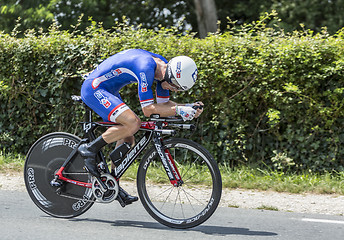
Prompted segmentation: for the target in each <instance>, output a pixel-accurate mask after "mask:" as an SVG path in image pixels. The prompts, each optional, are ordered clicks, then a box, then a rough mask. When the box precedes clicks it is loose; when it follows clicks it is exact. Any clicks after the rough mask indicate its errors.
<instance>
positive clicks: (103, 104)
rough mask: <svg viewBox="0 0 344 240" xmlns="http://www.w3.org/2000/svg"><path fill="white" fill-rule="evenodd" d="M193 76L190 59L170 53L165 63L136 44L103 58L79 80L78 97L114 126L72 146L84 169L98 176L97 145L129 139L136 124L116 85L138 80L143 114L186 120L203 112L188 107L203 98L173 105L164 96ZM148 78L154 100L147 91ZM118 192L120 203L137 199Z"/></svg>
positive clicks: (186, 85) (184, 86)
mask: <svg viewBox="0 0 344 240" xmlns="http://www.w3.org/2000/svg"><path fill="white" fill-rule="evenodd" d="M196 79H197V67H196V64H195V62H194V61H193V60H192V59H191V58H189V57H186V56H178V57H174V58H172V59H171V60H170V61H169V62H167V60H166V59H165V58H164V57H162V56H161V55H158V54H155V53H151V52H148V51H145V50H142V49H129V50H125V51H122V52H119V53H117V54H115V55H113V56H111V57H109V58H108V59H106V60H105V61H103V62H102V63H101V64H100V65H99V66H98V67H97V68H96V69H95V70H94V71H93V72H91V73H90V74H89V75H88V76H87V78H86V79H85V81H84V83H83V85H82V88H81V97H82V100H83V101H84V102H85V103H86V105H88V106H89V107H90V108H91V109H93V110H94V111H95V112H96V113H97V114H98V115H99V116H101V117H102V118H103V119H104V120H105V121H111V122H116V123H118V125H115V126H113V127H110V128H108V129H107V130H106V131H105V132H104V133H103V134H102V135H101V136H99V137H98V138H97V139H95V140H94V141H92V142H90V143H86V144H82V145H81V146H80V147H79V148H78V151H79V153H80V154H81V156H82V157H83V158H84V159H85V167H86V169H87V170H88V172H89V173H91V174H92V175H94V176H96V177H99V176H100V174H99V172H98V170H97V164H96V155H97V153H98V152H99V150H100V149H101V148H102V147H104V146H105V145H107V144H109V143H113V142H116V146H119V145H120V144H122V143H124V142H128V143H130V144H133V143H134V137H133V135H134V134H135V133H136V132H137V131H138V130H139V128H140V126H141V121H140V119H139V118H138V116H137V115H136V114H135V113H134V112H133V111H132V110H131V109H130V108H129V107H128V106H127V105H126V104H125V103H124V102H123V101H122V99H121V96H120V94H119V90H120V89H121V88H122V87H124V86H125V85H127V84H131V83H137V84H138V95H139V100H140V103H141V107H142V111H143V113H144V115H145V116H146V117H149V116H150V115H151V114H160V116H162V117H169V116H174V115H180V116H181V117H182V118H183V119H184V120H191V119H193V118H194V117H198V116H199V115H200V114H201V113H202V111H203V109H201V108H198V109H197V110H195V109H194V108H192V107H193V106H194V105H197V106H203V103H202V102H196V103H192V104H177V103H175V102H173V101H171V100H170V99H169V91H174V92H176V91H186V90H188V89H190V88H191V87H192V86H193V85H194V83H195V81H196ZM154 82H156V91H155V92H156V103H155V102H154V95H153V90H152V86H153V83H154ZM112 167H114V165H112ZM119 195H120V196H121V198H122V199H123V201H124V203H125V204H131V203H132V202H134V201H137V200H138V198H137V197H134V196H131V195H129V194H128V193H127V192H126V191H124V190H123V189H122V188H120V190H119Z"/></svg>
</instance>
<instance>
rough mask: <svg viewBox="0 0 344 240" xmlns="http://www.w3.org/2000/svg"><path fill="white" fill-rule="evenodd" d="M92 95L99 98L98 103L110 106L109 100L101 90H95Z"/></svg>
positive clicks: (106, 106)
mask: <svg viewBox="0 0 344 240" xmlns="http://www.w3.org/2000/svg"><path fill="white" fill-rule="evenodd" d="M94 96H95V97H96V98H97V99H98V100H99V102H100V104H101V105H103V106H104V107H105V108H109V107H110V106H111V102H110V101H109V100H108V99H107V97H105V96H104V95H103V94H102V93H101V91H99V90H98V91H96V92H95V93H94Z"/></svg>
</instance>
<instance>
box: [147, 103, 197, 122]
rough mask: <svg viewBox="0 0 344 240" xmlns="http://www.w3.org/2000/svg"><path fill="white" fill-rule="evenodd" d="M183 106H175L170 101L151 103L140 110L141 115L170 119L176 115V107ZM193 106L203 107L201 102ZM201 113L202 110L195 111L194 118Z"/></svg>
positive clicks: (175, 104)
mask: <svg viewBox="0 0 344 240" xmlns="http://www.w3.org/2000/svg"><path fill="white" fill-rule="evenodd" d="M177 105H178V106H183V105H185V104H179V103H178V104H177V103H175V102H173V101H171V100H169V101H168V102H165V103H153V104H150V105H148V106H146V107H143V108H142V111H143V114H144V115H145V116H146V117H150V115H152V114H160V116H161V117H171V116H175V115H176V106H177ZM193 105H198V106H203V105H204V104H203V103H202V102H197V103H194V104H193ZM202 112H203V108H199V109H197V110H196V114H195V118H197V117H198V116H199V115H201V113H202Z"/></svg>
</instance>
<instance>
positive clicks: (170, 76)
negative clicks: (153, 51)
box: [164, 63, 183, 91]
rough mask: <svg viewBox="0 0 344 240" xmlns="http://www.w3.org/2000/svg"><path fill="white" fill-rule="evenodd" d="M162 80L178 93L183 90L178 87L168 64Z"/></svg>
mask: <svg viewBox="0 0 344 240" xmlns="http://www.w3.org/2000/svg"><path fill="white" fill-rule="evenodd" d="M164 80H165V81H166V82H168V83H169V84H170V85H171V86H172V87H174V88H176V89H177V90H178V91H182V90H183V88H182V86H180V84H179V83H178V81H177V80H176V78H175V77H174V75H173V73H172V69H171V65H170V64H169V63H168V64H167V67H166V72H165V76H164Z"/></svg>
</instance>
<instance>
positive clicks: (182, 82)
mask: <svg viewBox="0 0 344 240" xmlns="http://www.w3.org/2000/svg"><path fill="white" fill-rule="evenodd" d="M197 73H198V72H197V66H196V63H195V62H194V60H192V59H191V58H189V57H187V56H178V57H174V58H172V59H171V60H170V61H169V62H168V64H167V68H166V72H165V77H164V80H165V81H167V82H168V83H169V84H171V85H172V86H174V87H176V88H177V89H178V90H179V91H186V90H189V89H190V88H191V87H192V86H193V85H194V84H195V82H196V80H197Z"/></svg>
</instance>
